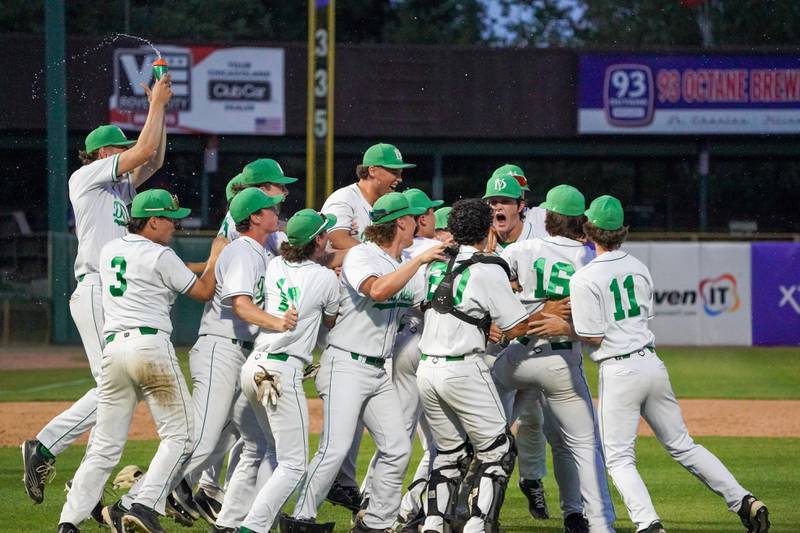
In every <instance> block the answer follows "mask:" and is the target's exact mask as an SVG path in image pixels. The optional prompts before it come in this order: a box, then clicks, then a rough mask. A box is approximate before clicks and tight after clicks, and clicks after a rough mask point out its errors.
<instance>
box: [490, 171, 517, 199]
mask: <svg viewBox="0 0 800 533" xmlns="http://www.w3.org/2000/svg"><path fill="white" fill-rule="evenodd" d="M492 196H505V197H507V198H513V199H515V200H519V198H520V196H522V187H520V186H519V183H517V180H516V179H515V178H513V177H512V176H492V177H491V178H489V181H488V182H486V194H484V195H483V199H484V200H485V199H487V198H491V197H492Z"/></svg>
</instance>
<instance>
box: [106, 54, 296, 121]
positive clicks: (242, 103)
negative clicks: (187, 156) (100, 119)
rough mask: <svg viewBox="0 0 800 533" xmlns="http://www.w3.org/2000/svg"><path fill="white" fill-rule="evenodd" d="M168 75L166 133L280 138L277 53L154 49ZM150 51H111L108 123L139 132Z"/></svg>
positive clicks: (280, 80) (144, 111) (281, 63)
mask: <svg viewBox="0 0 800 533" xmlns="http://www.w3.org/2000/svg"><path fill="white" fill-rule="evenodd" d="M157 48H158V49H159V51H160V52H161V56H162V57H163V58H164V59H165V60H166V61H167V64H168V66H169V72H170V74H171V75H172V92H173V96H172V100H171V101H170V103H169V106H168V109H167V126H168V129H169V131H170V132H171V133H215V134H225V133H234V134H248V135H283V134H284V133H285V129H286V124H285V114H284V107H285V106H284V68H283V67H284V54H283V49H282V48H214V47H209V46H189V47H176V46H163V45H157ZM156 58H157V55H156V53H155V51H154V50H153V49H152V48H150V47H142V48H116V49H115V50H114V54H113V71H114V90H113V93H112V95H111V98H110V99H109V112H110V122H111V123H112V124H116V125H118V126H120V127H121V128H123V129H141V128H142V126H143V125H144V122H145V119H146V118H147V109H148V103H147V94H146V93H145V90H144V89H143V88H142V87H141V86H140V84H142V83H143V84H146V85H152V82H153V78H152V64H153V61H154V60H155V59H156Z"/></svg>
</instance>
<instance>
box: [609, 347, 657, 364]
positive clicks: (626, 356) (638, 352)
mask: <svg viewBox="0 0 800 533" xmlns="http://www.w3.org/2000/svg"><path fill="white" fill-rule="evenodd" d="M645 350H647V351H649V352H650V353H656V347H655V346H650V345H647V346H644V347H642V348H641V349H640V350H634V351H632V352H631V353H626V354H623V355H617V356H614V360H615V361H622V360H623V359H630V357H631V356H632V355H641V356H642V357H644V355H645V353H644V351H645Z"/></svg>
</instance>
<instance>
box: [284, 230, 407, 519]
mask: <svg viewBox="0 0 800 533" xmlns="http://www.w3.org/2000/svg"><path fill="white" fill-rule="evenodd" d="M399 266H400V263H399V262H398V261H397V260H396V259H395V258H394V257H391V256H390V255H388V254H387V253H386V252H385V251H383V249H381V248H380V247H378V246H377V245H375V244H373V243H364V244H360V245H358V246H355V247H353V248H351V249H350V251H349V252H348V254H347V255H346V256H345V259H344V264H343V265H342V274H341V279H340V289H339V298H340V304H339V317H338V319H337V321H336V325H335V326H334V327H333V328H332V329H331V331H330V333H329V335H328V343H329V345H328V347H327V348H326V349H325V351H324V352H323V354H322V360H321V367H320V371H319V373H318V374H317V378H316V385H317V390H318V391H319V393H320V397H322V400H323V409H324V413H325V418H324V426H323V433H322V435H321V436H320V445H319V450H318V451H317V453H316V455H315V456H314V459H313V460H312V461H311V464H310V465H309V467H308V475H307V477H306V481H305V483H304V486H303V488H302V490H301V492H300V495H299V497H298V499H297V505H296V506H295V509H294V516H295V517H296V518H313V517H315V516H316V514H317V509H318V508H319V506H320V505H321V504H322V502H323V500H324V498H325V496H326V495H327V493H328V490H329V489H330V487H331V484H332V483H333V480H334V477H335V476H336V474H337V472H338V471H339V468H340V466H341V464H342V462H343V461H344V458H345V455H346V454H347V452H348V449H349V448H350V446H351V443H352V441H353V436H354V433H355V431H356V426H357V423H358V420H359V416H360V417H361V419H362V420H363V421H364V424H365V426H366V427H367V429H368V430H369V432H370V434H371V435H372V438H373V440H374V441H375V444H376V446H377V448H378V454H379V455H378V460H377V461H376V463H375V468H374V476H375V478H376V479H380V480H381V483H379V484H374V485H373V487H372V493H371V497H370V501H369V505H368V507H367V509H366V514H365V516H364V518H363V520H364V523H365V524H366V525H367V526H368V527H371V528H377V529H385V528H388V527H391V526H392V524H393V523H394V520H395V517H396V516H397V510H398V508H399V506H400V494H401V487H402V483H403V476H404V474H405V471H406V466H407V465H408V459H409V456H410V454H411V445H410V443H409V439H408V434H407V433H406V430H405V427H404V425H403V424H391V423H389V424H387V421H391V420H403V413H402V410H401V408H400V401H399V399H398V397H397V393H396V392H395V389H394V386H393V385H392V382H391V379H390V378H389V376H388V374H387V373H386V370H385V369H384V363H385V360H386V358H388V357H390V356H391V353H392V348H393V346H394V340H395V335H396V334H397V328H398V323H399V317H400V315H401V313H402V312H403V311H404V310H405V309H407V308H408V307H411V306H413V305H415V304H416V303H418V302H419V301H421V299H422V288H421V287H420V286H419V285H418V284H417V283H415V278H412V280H411V281H410V282H409V283H408V284H407V285H406V286H405V287H404V288H403V289H401V290H400V291H399V292H398V293H396V294H394V295H393V296H392V297H390V298H389V299H388V300H386V301H383V302H376V301H374V300H372V299H371V298H369V297H368V296H367V295H365V294H362V293H361V292H359V288H360V287H361V285H362V283H363V282H364V281H366V280H367V279H369V278H370V277H380V276H383V275H386V274H390V273H392V272H394V271H396V270H397V268H398V267H399Z"/></svg>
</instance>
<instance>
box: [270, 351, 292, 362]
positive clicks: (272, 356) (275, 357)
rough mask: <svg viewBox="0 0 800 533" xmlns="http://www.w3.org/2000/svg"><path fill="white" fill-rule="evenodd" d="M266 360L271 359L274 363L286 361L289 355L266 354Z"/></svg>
mask: <svg viewBox="0 0 800 533" xmlns="http://www.w3.org/2000/svg"><path fill="white" fill-rule="evenodd" d="M267 359H273V360H275V361H288V360H289V354H288V353H270V354H267Z"/></svg>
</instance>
